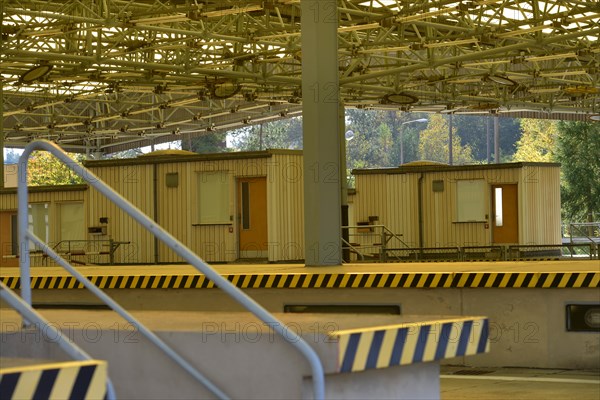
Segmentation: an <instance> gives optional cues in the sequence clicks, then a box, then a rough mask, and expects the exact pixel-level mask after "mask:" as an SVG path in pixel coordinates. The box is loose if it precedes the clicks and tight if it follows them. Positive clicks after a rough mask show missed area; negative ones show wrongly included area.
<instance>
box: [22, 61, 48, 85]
mask: <svg viewBox="0 0 600 400" xmlns="http://www.w3.org/2000/svg"><path fill="white" fill-rule="evenodd" d="M52 68H53V65H51V64H40V65H37V66H35V67H33V68H31V69H29V70H28V71H26V72H24V73H23V74H22V75H21V76H20V77H19V82H20V83H33V82H35V81H38V80H40V79H42V78H43V77H45V76H46V75H48V74H49V73H50V71H51V70H52Z"/></svg>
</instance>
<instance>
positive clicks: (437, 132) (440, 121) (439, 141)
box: [419, 114, 475, 164]
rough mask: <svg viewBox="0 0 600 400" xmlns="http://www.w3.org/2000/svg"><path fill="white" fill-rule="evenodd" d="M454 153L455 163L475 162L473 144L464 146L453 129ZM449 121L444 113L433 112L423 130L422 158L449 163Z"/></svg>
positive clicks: (421, 141)
mask: <svg viewBox="0 0 600 400" xmlns="http://www.w3.org/2000/svg"><path fill="white" fill-rule="evenodd" d="M452 131H453V135H452V154H453V161H454V164H473V163H474V162H475V160H474V159H473V155H472V150H471V146H469V145H466V146H462V145H461V143H460V138H459V137H458V135H455V134H454V132H455V129H454V128H453V129H452ZM448 153H449V151H448V122H447V121H446V118H445V117H444V116H443V115H440V114H432V115H431V116H430V118H429V124H428V125H427V129H425V130H424V131H422V132H421V140H420V141H419V156H420V158H421V159H422V160H428V161H437V162H442V163H448Z"/></svg>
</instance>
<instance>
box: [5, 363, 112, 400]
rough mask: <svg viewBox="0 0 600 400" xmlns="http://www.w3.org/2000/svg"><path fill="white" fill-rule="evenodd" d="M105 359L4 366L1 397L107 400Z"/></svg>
mask: <svg viewBox="0 0 600 400" xmlns="http://www.w3.org/2000/svg"><path fill="white" fill-rule="evenodd" d="M106 373H107V371H106V362H105V361H97V360H90V361H69V362H57V363H44V364H36V365H27V366H23V367H12V368H2V369H0V399H2V400H11V399H14V400H17V399H19V400H27V399H100V400H102V399H104V398H105V397H106V383H107V375H106Z"/></svg>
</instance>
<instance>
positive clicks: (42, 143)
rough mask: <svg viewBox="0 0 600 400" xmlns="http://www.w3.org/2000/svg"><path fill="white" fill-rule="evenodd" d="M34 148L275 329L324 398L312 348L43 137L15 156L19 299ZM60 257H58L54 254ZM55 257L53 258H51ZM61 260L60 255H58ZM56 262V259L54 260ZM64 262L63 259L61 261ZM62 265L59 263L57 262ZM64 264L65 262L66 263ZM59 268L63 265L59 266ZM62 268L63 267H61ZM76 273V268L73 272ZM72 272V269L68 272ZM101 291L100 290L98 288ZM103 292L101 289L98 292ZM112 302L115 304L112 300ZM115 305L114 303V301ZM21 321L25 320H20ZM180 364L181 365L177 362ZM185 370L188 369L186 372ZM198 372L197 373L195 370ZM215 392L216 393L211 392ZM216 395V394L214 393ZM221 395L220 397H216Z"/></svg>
mask: <svg viewBox="0 0 600 400" xmlns="http://www.w3.org/2000/svg"><path fill="white" fill-rule="evenodd" d="M34 150H46V151H48V152H50V153H51V154H53V155H54V156H55V157H56V158H58V159H59V160H60V161H62V162H63V163H64V164H66V165H67V166H68V167H69V168H70V169H71V170H72V171H73V172H75V173H76V174H77V175H79V176H80V177H82V178H83V179H85V180H86V181H87V182H88V183H89V184H90V185H91V186H93V187H94V188H95V189H96V190H97V191H98V192H100V193H102V194H103V195H104V196H105V197H107V198H108V199H109V200H111V201H112V202H113V203H114V204H115V205H116V206H117V207H119V208H121V209H122V210H123V211H125V212H126V213H127V214H128V215H129V216H130V217H132V218H133V219H134V220H135V221H137V222H138V223H139V224H140V225H142V226H143V227H144V228H145V229H146V230H148V231H149V232H150V233H152V234H153V235H154V236H156V237H157V238H158V239H159V240H161V241H162V242H163V243H165V244H166V245H167V246H168V247H169V248H171V249H172V250H173V251H174V252H175V253H176V254H177V255H179V256H180V257H181V258H183V259H184V260H185V261H187V262H188V263H189V264H190V265H191V266H193V267H194V268H196V269H197V270H198V271H200V272H201V273H203V274H204V276H206V277H207V278H208V279H210V280H211V281H212V282H213V283H214V284H215V286H217V287H219V288H220V289H221V290H223V291H224V292H225V293H226V294H227V295H229V296H230V297H232V298H233V299H234V300H235V301H237V302H238V303H240V304H241V305H242V306H243V307H244V308H246V309H247V310H248V311H250V312H251V313H252V314H254V315H255V316H256V317H258V318H259V319H260V320H261V321H263V322H264V323H265V324H266V325H267V326H268V327H269V328H271V329H272V330H273V331H275V332H277V333H278V334H279V335H280V336H281V337H282V338H283V339H284V340H285V341H286V342H288V343H289V344H291V345H292V346H293V347H295V348H296V349H297V350H298V351H299V352H300V353H301V354H302V355H303V356H304V358H305V359H306V360H307V361H308V363H309V365H310V367H311V370H312V378H313V392H314V397H315V399H323V398H324V397H325V374H324V371H323V365H322V364H321V360H320V359H319V357H318V355H317V353H316V352H315V350H314V349H313V348H312V347H310V346H309V345H308V343H307V342H306V341H305V340H304V339H302V338H301V337H300V336H299V335H298V334H297V333H296V332H294V331H293V330H292V329H288V327H287V326H286V325H285V324H283V322H281V321H279V320H278V319H277V318H275V317H274V316H273V315H272V314H270V313H269V312H268V311H267V310H266V309H265V308H263V307H262V306H261V305H260V304H258V303H257V302H256V301H254V300H253V299H252V298H250V297H249V296H248V295H246V294H245V293H244V292H243V291H242V290H241V289H239V288H237V287H236V286H235V285H233V284H232V283H231V282H229V281H228V280H227V279H226V278H224V277H223V276H221V275H220V274H219V273H218V272H217V271H216V270H214V269H213V268H212V267H210V266H209V265H208V264H206V263H205V262H204V261H203V260H201V259H200V258H199V257H198V256H197V255H196V254H195V253H194V252H192V251H191V250H190V249H189V248H187V247H186V246H185V245H184V244H183V243H181V242H179V241H178V240H177V239H176V238H175V237H173V236H172V235H171V234H169V233H168V232H167V231H165V230H164V229H163V228H161V227H160V226H159V225H158V224H157V223H156V222H154V221H153V220H151V219H150V218H148V216H146V215H145V214H144V213H142V212H141V211H140V210H139V209H138V208H137V207H135V206H134V205H133V204H132V203H131V202H129V201H128V200H126V199H125V198H124V197H123V196H121V195H119V194H118V193H117V192H115V191H114V190H113V189H112V188H111V187H109V186H108V185H107V184H105V183H104V182H102V181H101V180H100V179H99V178H98V177H96V176H95V175H94V174H93V173H92V172H91V171H89V170H87V169H86V168H84V167H82V166H81V165H79V164H77V163H75V162H74V161H73V160H72V159H71V158H70V157H69V156H68V155H67V154H66V153H65V152H64V151H63V150H62V149H61V148H60V147H58V146H57V145H56V144H54V143H52V142H49V141H47V140H36V141H33V142H31V143H29V144H28V145H27V146H26V147H25V149H24V150H23V154H22V155H21V157H20V159H19V176H20V179H21V181H20V184H19V185H18V186H19V187H18V205H19V215H18V218H19V229H20V232H19V240H20V241H21V243H22V245H23V246H24V250H23V254H22V256H21V259H20V266H21V287H22V291H21V293H22V296H23V299H24V300H25V301H26V302H27V303H28V304H29V305H31V276H30V270H29V269H30V263H29V239H30V238H31V239H32V240H34V241H35V240H39V239H38V238H37V237H35V235H32V234H30V232H28V229H27V228H28V227H27V206H28V188H27V164H28V161H29V156H30V155H31V153H32V152H33V151H34ZM44 249H45V250H44V251H46V252H47V254H55V253H54V251H53V250H52V249H50V248H49V247H48V246H45V247H44ZM58 258H60V257H58ZM55 260H57V259H55ZM61 260H62V258H61ZM57 261H58V260H57ZM63 261H64V260H63ZM61 265H62V264H61ZM67 265H68V263H67ZM63 267H65V266H64V265H63ZM65 268H66V267H65ZM75 272H76V271H75ZM72 273H73V272H72ZM100 292H101V291H100ZM101 293H102V294H103V292H101ZM115 304H116V303H115ZM117 306H118V304H117ZM24 322H25V321H24ZM180 365H181V364H180ZM188 372H189V371H188ZM198 374H200V373H199V372H198ZM215 394H216V393H215ZM217 395H218V394H217ZM219 397H221V396H219Z"/></svg>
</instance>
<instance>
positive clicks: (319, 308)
mask: <svg viewBox="0 0 600 400" xmlns="http://www.w3.org/2000/svg"><path fill="white" fill-rule="evenodd" d="M283 312H286V313H297V314H303V313H317V314H387V315H400V306H399V305H397V304H390V305H377V304H375V305H370V304H369V305H365V304H288V305H285V306H283Z"/></svg>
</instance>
